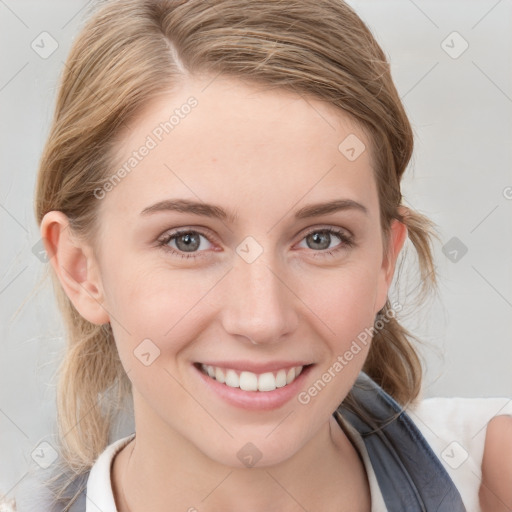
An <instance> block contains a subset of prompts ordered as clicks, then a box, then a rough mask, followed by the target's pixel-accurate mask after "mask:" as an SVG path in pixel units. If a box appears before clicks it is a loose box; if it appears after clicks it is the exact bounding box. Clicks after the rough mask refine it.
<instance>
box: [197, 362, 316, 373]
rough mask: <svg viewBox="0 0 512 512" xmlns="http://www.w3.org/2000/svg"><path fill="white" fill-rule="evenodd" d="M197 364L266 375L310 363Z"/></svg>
mask: <svg viewBox="0 0 512 512" xmlns="http://www.w3.org/2000/svg"><path fill="white" fill-rule="evenodd" d="M199 364H204V365H206V366H217V367H218V368H228V369H229V368H231V369H233V370H238V371H244V370H245V371H248V372H252V373H267V372H275V371H277V370H281V369H289V368H294V367H296V366H308V365H309V364H311V363H306V362H304V361H271V362H268V363H255V362H254V361H202V362H201V363H199Z"/></svg>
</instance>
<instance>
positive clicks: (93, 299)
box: [41, 211, 110, 325]
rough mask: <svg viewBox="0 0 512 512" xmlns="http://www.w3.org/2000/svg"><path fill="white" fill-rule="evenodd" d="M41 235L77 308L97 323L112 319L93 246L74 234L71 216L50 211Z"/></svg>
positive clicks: (61, 280)
mask: <svg viewBox="0 0 512 512" xmlns="http://www.w3.org/2000/svg"><path fill="white" fill-rule="evenodd" d="M41 237H42V239H43V242H44V245H45V249H46V252H47V254H48V258H49V262H50V263H51V265H52V267H53V269H54V271H55V273H56V275H57V277H58V279H59V281H60V283H61V285H62V288H63V289H64V292H65V293H66V295H67V296H68V297H69V299H70V300H71V302H72V303H73V305H74V306H75V308H76V310H77V311H78V312H79V313H80V315H81V316H83V317H84V318H85V319H86V320H88V321H89V322H91V323H93V324H97V325H101V324H105V323H107V322H109V321H110V318H109V315H108V312H107V311H106V309H105V307H104V305H103V288H102V285H101V279H100V275H99V271H98V266H97V262H96V260H95V258H94V254H93V251H92V248H91V247H90V246H89V245H88V244H86V243H85V242H83V241H81V240H79V239H78V237H76V236H75V235H74V234H73V232H72V230H71V227H70V225H69V220H68V218H67V216H66V215H65V214H64V213H62V212H59V211H51V212H48V213H47V214H46V215H45V216H44V217H43V220H42V222H41Z"/></svg>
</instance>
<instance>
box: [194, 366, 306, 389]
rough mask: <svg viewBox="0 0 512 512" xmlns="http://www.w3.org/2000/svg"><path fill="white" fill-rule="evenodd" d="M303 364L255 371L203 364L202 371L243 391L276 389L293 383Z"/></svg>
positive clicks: (222, 382)
mask: <svg viewBox="0 0 512 512" xmlns="http://www.w3.org/2000/svg"><path fill="white" fill-rule="evenodd" d="M303 368H304V367H303V366H294V367H292V368H282V369H280V370H277V371H275V372H265V373H260V374H257V373H253V372H250V371H245V370H244V371H239V370H234V369H232V368H220V367H217V366H211V365H205V364H201V365H200V369H201V371H202V372H203V373H204V374H206V375H208V376H209V377H210V378H212V379H215V380H216V381H217V382H220V383H221V384H225V385H226V386H229V387H231V388H239V389H241V390H243V391H263V392H265V391H274V390H275V389H277V388H283V387H285V386H287V385H288V384H291V383H292V382H293V381H294V380H295V379H296V378H297V377H298V376H299V375H300V374H301V372H302V369H303Z"/></svg>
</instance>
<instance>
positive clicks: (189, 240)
mask: <svg viewBox="0 0 512 512" xmlns="http://www.w3.org/2000/svg"><path fill="white" fill-rule="evenodd" d="M202 238H203V239H204V240H206V244H205V243H203V242H202V240H201V239H202ZM208 244H210V241H209V240H208V237H207V236H206V235H204V234H203V233H200V232H199V231H194V230H181V231H175V232H173V233H165V234H164V235H163V236H161V237H160V238H159V239H158V245H159V246H160V247H162V248H163V249H165V250H168V251H170V252H171V253H173V254H176V255H179V256H181V257H182V258H197V257H199V256H201V254H200V253H201V252H204V250H205V249H209V247H208ZM205 246H206V247H205ZM199 249H201V250H199ZM187 253H188V254H187ZM196 253H199V254H196Z"/></svg>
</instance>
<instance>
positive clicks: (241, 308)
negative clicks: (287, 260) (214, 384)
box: [220, 254, 298, 344]
mask: <svg viewBox="0 0 512 512" xmlns="http://www.w3.org/2000/svg"><path fill="white" fill-rule="evenodd" d="M287 275H288V273H287V274H286V275H285V272H284V270H283V268H282V265H278V264H277V263H276V262H275V261H274V262H272V261H270V258H266V257H264V254H262V255H261V256H260V257H259V258H258V259H257V260H256V261H253V262H252V263H247V262H246V261H244V260H243V259H242V258H238V257H237V258H236V259H235V263H234V266H233V268H232V269H231V272H230V273H229V275H228V276H227V283H226V288H225V291H226V295H225V301H224V307H222V308H221V313H220V316H221V321H222V324H223V327H224V329H225V331H226V332H228V333H229V334H231V335H232V336H236V335H239V336H244V337H246V338H248V339H249V340H250V341H251V342H252V343H254V344H269V343H278V342H279V341H282V340H283V338H284V337H285V336H286V335H287V334H290V333H292V332H293V331H294V330H295V329H296V328H297V324H298V314H297V308H296V306H297V301H298V298H297V297H296V296H295V295H294V293H293V287H292V286H290V284H288V283H287V279H286V277H287ZM288 280H289V278H288Z"/></svg>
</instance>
